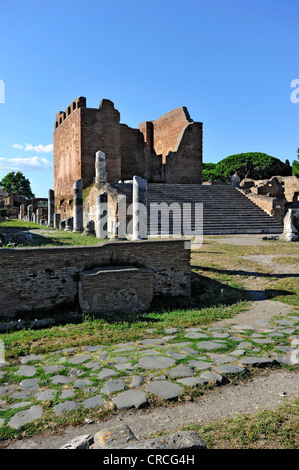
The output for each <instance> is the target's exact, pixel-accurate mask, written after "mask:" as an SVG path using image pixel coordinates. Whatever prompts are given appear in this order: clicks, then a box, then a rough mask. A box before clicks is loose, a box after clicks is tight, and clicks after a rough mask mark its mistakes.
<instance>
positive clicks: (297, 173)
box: [292, 149, 299, 177]
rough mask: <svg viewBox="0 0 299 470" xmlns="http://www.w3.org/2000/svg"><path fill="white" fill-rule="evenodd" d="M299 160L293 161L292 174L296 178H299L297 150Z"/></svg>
mask: <svg viewBox="0 0 299 470" xmlns="http://www.w3.org/2000/svg"><path fill="white" fill-rule="evenodd" d="M297 158H298V161H297V160H294V161H293V165H292V174H293V175H294V176H298V177H299V149H297Z"/></svg>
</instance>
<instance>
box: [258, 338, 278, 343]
mask: <svg viewBox="0 0 299 470" xmlns="http://www.w3.org/2000/svg"><path fill="white" fill-rule="evenodd" d="M254 343H257V344H274V343H275V341H273V339H259V338H254Z"/></svg>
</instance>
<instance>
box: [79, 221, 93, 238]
mask: <svg viewBox="0 0 299 470" xmlns="http://www.w3.org/2000/svg"><path fill="white" fill-rule="evenodd" d="M95 234H96V232H95V229H94V221H93V220H89V221H88V222H87V224H86V227H85V230H84V232H83V233H82V235H83V236H84V237H88V236H90V235H93V236H94V235H95Z"/></svg>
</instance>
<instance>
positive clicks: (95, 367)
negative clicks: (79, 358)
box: [84, 361, 102, 370]
mask: <svg viewBox="0 0 299 470" xmlns="http://www.w3.org/2000/svg"><path fill="white" fill-rule="evenodd" d="M84 366H85V367H87V369H91V370H98V369H100V368H101V367H102V366H101V364H100V363H99V362H98V361H90V362H87V363H86V364H84Z"/></svg>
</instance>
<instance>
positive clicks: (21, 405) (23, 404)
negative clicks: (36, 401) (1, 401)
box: [10, 401, 32, 409]
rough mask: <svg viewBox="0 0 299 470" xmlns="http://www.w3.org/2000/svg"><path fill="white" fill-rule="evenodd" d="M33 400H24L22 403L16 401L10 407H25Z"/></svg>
mask: <svg viewBox="0 0 299 470" xmlns="http://www.w3.org/2000/svg"><path fill="white" fill-rule="evenodd" d="M31 404H32V403H31V401H22V402H20V403H15V404H14V405H12V406H10V408H12V409H14V408H23V407H24V406H28V405H31Z"/></svg>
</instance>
